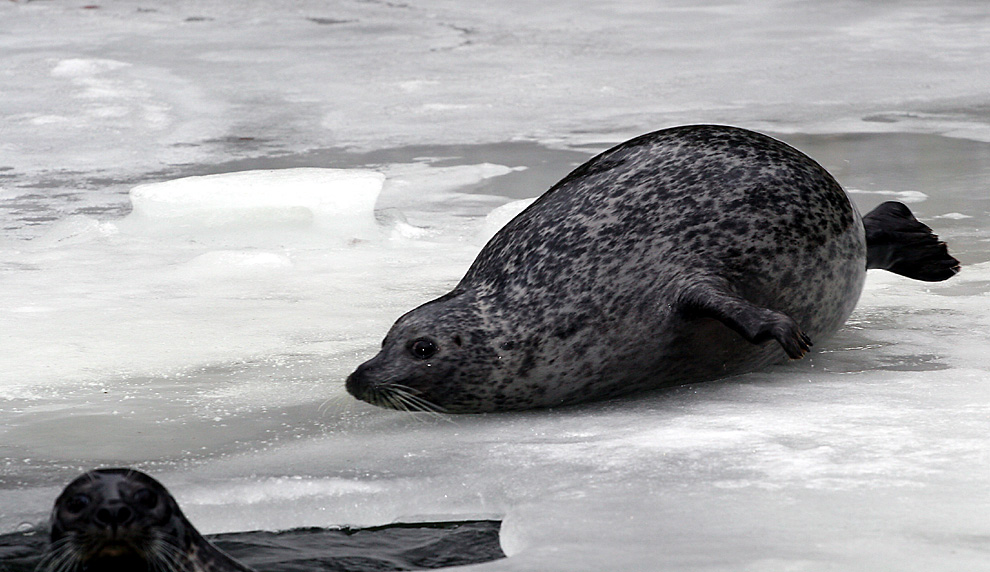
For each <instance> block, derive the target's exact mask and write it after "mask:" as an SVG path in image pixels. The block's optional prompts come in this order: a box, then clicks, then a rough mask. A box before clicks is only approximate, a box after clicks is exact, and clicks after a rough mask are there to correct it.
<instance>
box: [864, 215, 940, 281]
mask: <svg viewBox="0 0 990 572" xmlns="http://www.w3.org/2000/svg"><path fill="white" fill-rule="evenodd" d="M863 226H865V227H866V267H867V268H881V269H883V270H889V271H891V272H893V273H895V274H900V275H901V276H907V277H908V278H914V279H915V280H924V281H926V282H939V281H941V280H946V279H948V278H952V277H953V276H954V275H955V274H956V272H959V261H958V260H956V259H955V258H953V257H952V256H951V255H950V254H949V250H948V248H946V246H945V243H944V242H941V241H940V240H939V239H938V237H937V236H935V234H934V233H932V229H930V228H928V226H926V225H925V224H924V223H921V222H918V219H916V218H914V215H912V214H911V209H909V208H907V207H906V206H904V205H903V204H902V203H898V202H895V201H889V202H886V203H883V204H882V205H880V206H878V207H877V208H875V209H873V210H872V211H870V212H869V213H868V214H867V215H866V216H864V217H863Z"/></svg>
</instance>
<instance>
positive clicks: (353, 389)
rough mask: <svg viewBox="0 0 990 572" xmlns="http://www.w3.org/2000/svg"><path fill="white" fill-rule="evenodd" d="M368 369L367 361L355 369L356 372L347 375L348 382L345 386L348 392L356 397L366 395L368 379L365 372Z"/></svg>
mask: <svg viewBox="0 0 990 572" xmlns="http://www.w3.org/2000/svg"><path fill="white" fill-rule="evenodd" d="M366 371H368V363H367V362H365V363H363V364H361V365H359V366H358V367H357V369H356V370H354V373H352V374H351V375H349V376H347V382H346V383H345V385H344V386H345V387H346V388H347V393H350V394H351V395H353V396H354V397H356V398H358V399H361V396H362V395H364V391H365V389H366V388H367V387H368V382H367V379H365V375H364V374H365V372H366Z"/></svg>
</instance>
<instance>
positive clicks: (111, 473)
mask: <svg viewBox="0 0 990 572" xmlns="http://www.w3.org/2000/svg"><path fill="white" fill-rule="evenodd" d="M121 570H127V571H131V572H142V571H147V572H251V569H250V568H248V567H247V566H244V565H243V564H241V563H239V562H237V561H236V560H234V559H232V558H231V557H229V556H227V555H226V554H224V553H223V552H221V551H220V549H218V548H217V547H215V546H213V545H212V544H211V543H210V542H209V541H207V540H206V539H205V538H203V536H202V535H200V533H199V531H197V530H196V529H195V528H194V527H193V525H192V524H190V523H189V521H188V520H186V517H185V516H183V515H182V511H180V510H179V505H178V504H177V503H176V502H175V499H174V498H172V495H171V494H169V492H168V490H167V489H166V488H165V487H163V486H162V485H161V484H160V483H159V482H158V481H156V480H155V479H153V478H151V477H150V476H148V475H146V474H144V473H142V472H140V471H135V470H133V469H97V470H95V471H90V472H88V473H86V474H84V475H82V476H80V477H78V478H77V479H75V480H74V481H72V482H71V483H69V485H68V486H66V487H65V490H64V491H62V494H61V495H59V497H58V499H57V500H56V501H55V508H54V510H53V511H52V533H51V544H50V545H49V547H48V549H47V551H46V552H45V555H44V557H43V558H42V560H41V562H40V563H39V565H38V571H39V572H116V571H121Z"/></svg>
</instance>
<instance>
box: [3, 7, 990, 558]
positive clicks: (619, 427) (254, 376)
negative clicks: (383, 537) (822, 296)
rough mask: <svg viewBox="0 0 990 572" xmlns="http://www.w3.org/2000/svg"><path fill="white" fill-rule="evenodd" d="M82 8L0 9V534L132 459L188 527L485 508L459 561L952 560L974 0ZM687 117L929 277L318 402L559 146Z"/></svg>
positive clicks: (976, 455) (971, 495)
mask: <svg viewBox="0 0 990 572" xmlns="http://www.w3.org/2000/svg"><path fill="white" fill-rule="evenodd" d="M87 5H91V4H85V5H84V4H81V3H70V2H3V3H0V53H2V55H3V57H2V58H0V86H2V89H0V127H2V134H3V138H2V141H0V213H2V214H0V216H2V223H3V229H4V231H3V235H2V236H0V283H2V285H3V287H2V288H0V392H2V394H0V452H2V458H3V465H0V530H2V531H8V530H13V529H15V528H17V527H18V526H20V525H22V523H29V524H34V523H38V522H40V521H41V520H42V519H43V518H44V517H45V515H46V513H47V511H48V510H49V508H50V504H51V502H52V501H53V499H54V498H55V496H56V494H57V493H58V491H59V490H60V489H61V487H62V486H63V485H64V484H65V483H66V482H67V481H68V480H70V479H71V478H72V477H73V476H75V475H76V474H77V473H78V472H81V471H83V470H85V469H89V468H92V467H94V466H97V465H137V466H140V467H141V468H143V469H145V470H147V471H149V472H151V473H153V474H154V475H155V476H156V477H159V478H160V479H161V480H162V481H163V482H164V483H165V484H166V485H167V486H169V487H170V488H171V489H172V491H173V492H174V493H175V495H176V496H177V498H178V499H179V501H180V502H181V503H182V505H183V508H184V510H185V512H186V513H187V514H188V515H189V516H190V517H191V518H192V520H193V521H194V522H195V523H196V524H197V526H199V528H200V529H201V530H203V531H204V532H220V531H234V530H247V529H253V528H264V529H278V528H288V527H298V526H307V525H319V526H332V525H347V524H350V525H376V524H383V523H387V522H392V521H396V520H400V521H401V520H407V521H410V520H438V519H447V518H455V519H462V518H475V517H484V518H487V517H495V518H504V519H505V522H504V525H503V528H502V531H503V533H502V543H503V545H504V548H505V551H506V552H507V553H508V554H509V556H510V557H509V558H508V559H506V560H504V561H501V562H496V563H489V564H485V565H481V566H478V567H476V568H477V569H479V570H512V571H519V570H567V571H579V570H589V571H591V570H594V571H600V570H658V569H662V570H692V571H696V570H726V571H729V570H732V571H739V570H754V571H755V570H760V571H764V570H814V571H825V570H842V571H857V570H863V571H866V570H869V571H874V570H879V569H896V570H926V571H928V570H953V571H958V570H986V569H987V562H990V549H988V546H990V544H988V541H987V539H988V538H990V524H988V523H990V521H988V520H987V518H986V515H987V514H988V513H990V488H988V487H987V486H986V482H987V475H990V454H988V451H990V446H988V445H990V444H988V439H987V435H988V434H990V415H988V413H990V411H988V408H990V385H988V383H987V382H988V380H990V365H988V364H990V361H988V360H987V358H986V357H985V354H984V352H985V348H986V347H987V344H988V342H990V339H988V338H990V334H988V332H990V256H988V254H987V252H988V245H990V230H988V229H990V198H988V194H987V190H986V181H987V180H990V145H987V144H985V143H980V141H990V122H988V114H987V112H986V111H987V107H986V93H988V91H990V89H988V88H990V76H988V75H987V74H985V73H976V72H975V71H974V70H980V69H983V67H985V62H986V61H987V58H988V55H990V54H988V51H990V37H988V30H990V26H988V20H990V10H988V9H987V8H986V7H985V6H984V4H983V3H981V2H975V1H973V2H954V3H952V4H951V5H939V6H935V5H932V6H924V5H920V4H917V3H896V4H891V3H879V4H864V3H862V2H838V3H830V4H822V3H817V2H804V1H802V2H782V3H766V2H755V1H752V2H745V1H740V2H727V3H715V4H712V3H700V4H699V3H696V2H668V3H664V4H662V5H658V4H648V3H642V2H634V1H631V0H630V1H620V2H611V3H607V4H603V3H601V2H590V1H575V2H567V3H546V2H529V1H525V0H513V1H509V2H502V3H487V4H484V5H481V4H466V3H449V2H441V1H435V0H427V1H424V2H416V3H402V2H354V3H347V2H342V3H333V4H328V3H326V2H317V1H315V0H313V1H305V0H299V1H293V2H289V1H287V0H285V1H274V2H266V3H244V4H240V5H237V6H233V5H231V4H230V3H227V2H219V1H215V0H198V1H197V2H185V1H182V2H169V3H164V4H163V3H159V4H155V5H151V4H143V3H139V2H134V1H131V0H120V1H118V2H114V3H106V4H105V5H99V6H98V7H97V8H86V7H84V6H87ZM716 40H717V41H716ZM710 121H718V122H726V123H733V124H738V125H743V126H748V127H754V128H759V129H764V130H769V131H771V132H772V133H774V134H776V135H778V136H780V137H782V138H784V139H785V140H786V141H788V142H790V143H792V144H794V145H797V146H798V147H799V148H801V149H803V150H805V151H806V152H808V153H809V154H810V155H812V156H813V157H815V158H816V159H818V160H819V161H821V162H822V163H823V164H824V165H825V166H826V167H827V168H828V169H829V170H830V171H831V172H832V173H833V174H835V175H836V176H837V178H838V179H839V180H840V181H841V182H842V183H843V184H844V185H845V186H846V187H847V188H848V189H850V190H851V193H852V197H853V198H854V200H855V201H856V202H857V204H858V205H859V206H860V208H861V210H864V211H865V210H866V209H869V208H871V207H872V206H875V205H876V204H878V203H879V202H881V201H884V200H889V199H896V200H901V201H904V202H909V203H910V206H911V208H912V210H914V212H915V213H916V214H917V215H918V216H919V218H921V219H922V220H924V221H926V222H929V223H930V224H931V225H932V226H933V227H934V228H935V229H936V231H937V232H939V234H940V235H941V236H942V237H943V238H944V239H945V240H947V241H948V242H949V244H950V247H951V249H952V252H953V253H954V254H956V255H957V256H958V257H959V258H960V259H961V260H962V261H963V262H964V264H965V267H964V270H963V272H962V273H961V274H960V275H959V276H958V277H956V278H955V279H953V280H952V281H950V282H947V283H944V284H923V283H917V282H912V281H909V280H906V279H903V278H900V277H896V276H892V275H885V274H883V273H871V275H870V277H869V279H868V282H867V288H866V291H865V293H864V295H863V297H862V300H861V302H860V305H859V307H858V308H857V310H856V312H855V313H854V314H853V316H852V318H851V320H850V322H849V324H848V325H847V326H846V327H845V328H844V329H843V330H842V331H841V332H840V333H839V334H838V335H837V336H836V337H835V338H833V339H832V340H828V341H822V342H819V343H816V353H814V354H813V355H812V356H810V357H809V358H808V359H805V360H802V361H801V362H799V363H795V364H789V365H786V366H781V367H777V368H771V369H770V370H768V371H766V372H760V373H756V374H751V375H747V376H742V377H741V378H737V379H733V380H728V381H725V382H718V383H710V384H705V385H699V386H695V387H687V388H681V389H678V390H674V391H670V392H664V393H660V394H653V395H646V396H639V397H636V398H630V399H626V400H621V401H615V402H608V403H603V404H595V405H589V406H586V407H579V408H570V409H564V410H558V411H537V412H527V413H518V414H509V415H489V416H462V417H455V418H452V419H449V420H438V419H434V418H431V417H410V416H408V415H404V414H399V413H396V412H389V411H384V410H380V409H375V408H373V407H371V406H367V405H365V404H361V403H358V402H355V401H354V400H353V399H351V398H350V397H349V396H347V395H346V393H345V392H344V389H343V379H344V377H345V376H346V375H347V374H348V373H349V372H350V371H351V370H352V369H353V368H354V367H355V366H356V365H357V364H358V363H360V362H361V361H362V360H363V359H366V358H367V357H368V356H370V355H373V353H374V352H375V348H376V347H377V345H378V344H379V342H380V340H381V337H382V336H383V335H384V333H385V332H386V331H387V328H388V327H389V325H390V324H391V323H392V321H393V320H394V319H395V318H396V317H397V316H399V315H400V314H401V313H403V312H405V311H406V310H408V309H410V308H412V307H414V306H415V305H417V304H419V303H422V302H425V301H427V300H429V299H431V298H433V297H435V296H439V295H441V294H443V293H445V292H446V291H448V290H449V289H450V288H451V287H453V286H454V284H456V282H457V280H458V279H459V278H460V276H461V275H462V274H463V272H464V271H465V270H466V268H467V267H468V265H469V264H470V262H471V260H472V259H473V257H474V255H475V254H476V252H477V251H478V249H480V248H481V246H482V244H483V243H484V241H485V239H486V238H487V237H489V236H490V235H491V234H492V233H493V232H494V231H495V229H496V228H497V227H498V226H499V225H501V224H504V222H505V221H507V220H508V218H509V217H510V216H511V215H512V214H513V213H514V212H518V211H519V210H521V208H523V207H525V205H526V204H528V202H529V200H531V199H532V197H535V196H536V195H537V194H539V193H540V192H541V191H543V190H545V189H546V188H547V187H548V186H549V184H550V183H551V182H552V181H553V180H556V179H558V178H560V177H562V176H563V175H564V174H566V172H567V171H568V170H569V169H570V168H571V167H573V163H574V161H575V160H578V157H580V158H581V159H583V158H584V157H585V156H590V155H591V154H592V153H594V152H596V151H598V150H601V149H603V148H604V147H606V146H607V145H609V144H611V143H615V142H618V141H620V140H622V139H623V138H625V137H628V136H632V135H636V134H639V133H642V132H645V131H649V130H651V129H655V128H659V127H663V126H666V125H671V124H675V123H688V122H710ZM883 133H886V135H884V134H883ZM561 147H568V148H570V149H571V150H576V151H578V152H579V153H569V154H563V153H562V152H561V151H560V149H559V148H561ZM358 152H361V153H358ZM273 166H275V167H278V170H277V171H272V170H271V168H272V167H273ZM342 166H346V167H359V168H360V169H346V170H344V171H335V172H334V173H335V174H334V175H333V177H332V178H333V181H327V180H326V179H324V178H322V177H325V176H328V175H330V171H329V170H328V168H339V167H342ZM297 168H302V169H307V170H303V171H300V170H296V169H297ZM258 169H266V170H265V171H263V172H260V171H258ZM308 169H313V170H308ZM220 171H238V174H223V175H220V176H218V177H214V178H198V179H189V178H187V176H188V175H202V174H204V173H219V172H220ZM279 177H288V179H282V180H279ZM337 177H343V178H337ZM227 183H231V184H232V185H233V186H232V187H229V188H231V189H234V190H235V191H236V192H234V194H231V195H227V196H223V197H222V200H219V201H218V200H217V199H218V198H220V197H221V194H222V193H226V192H227V191H224V190H223V189H222V186H223V185H225V184H227ZM330 188H338V189H339V190H340V192H338V193H327V192H325V190H326V189H330ZM135 189H137V190H135ZM141 189H144V190H143V191H142V190H141ZM149 189H150V191H154V192H150V191H149ZM170 189H171V192H166V191H169V190H170ZM273 189H282V190H286V192H284V193H275V192H274V191H273ZM159 192H160V193H163V194H162V195H159V197H160V198H161V197H164V198H163V199H162V200H158V201H157V202H155V203H154V204H156V205H158V207H160V208H159V210H158V215H157V216H154V217H152V219H149V218H148V216H149V214H153V213H149V211H148V209H147V207H149V206H151V205H152V202H150V201H151V199H153V198H154V196H153V195H156V194H157V193H159ZM232 192H233V191H232ZM132 199H133V200H134V201H135V204H136V206H137V208H136V211H135V212H131V204H132ZM165 199H167V201H166V200H165ZM276 199H277V200H276ZM514 199H526V200H523V201H517V202H513V200H514ZM272 200H275V202H271V201H272ZM142 201H144V203H143V207H144V210H143V211H142ZM248 219H249V220H250V224H246V223H247V221H248ZM152 222H154V224H152ZM220 223H222V224H220Z"/></svg>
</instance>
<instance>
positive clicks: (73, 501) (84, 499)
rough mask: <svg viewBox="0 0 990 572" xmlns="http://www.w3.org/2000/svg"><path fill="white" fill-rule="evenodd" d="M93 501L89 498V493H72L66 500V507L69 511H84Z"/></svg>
mask: <svg viewBox="0 0 990 572" xmlns="http://www.w3.org/2000/svg"><path fill="white" fill-rule="evenodd" d="M91 502H93V501H92V499H90V498H89V495H85V494H82V493H79V494H77V495H72V496H71V497H69V500H67V501H65V508H66V509H68V511H69V512H82V511H83V510H84V509H85V508H86V507H88V506H89V503H91Z"/></svg>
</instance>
